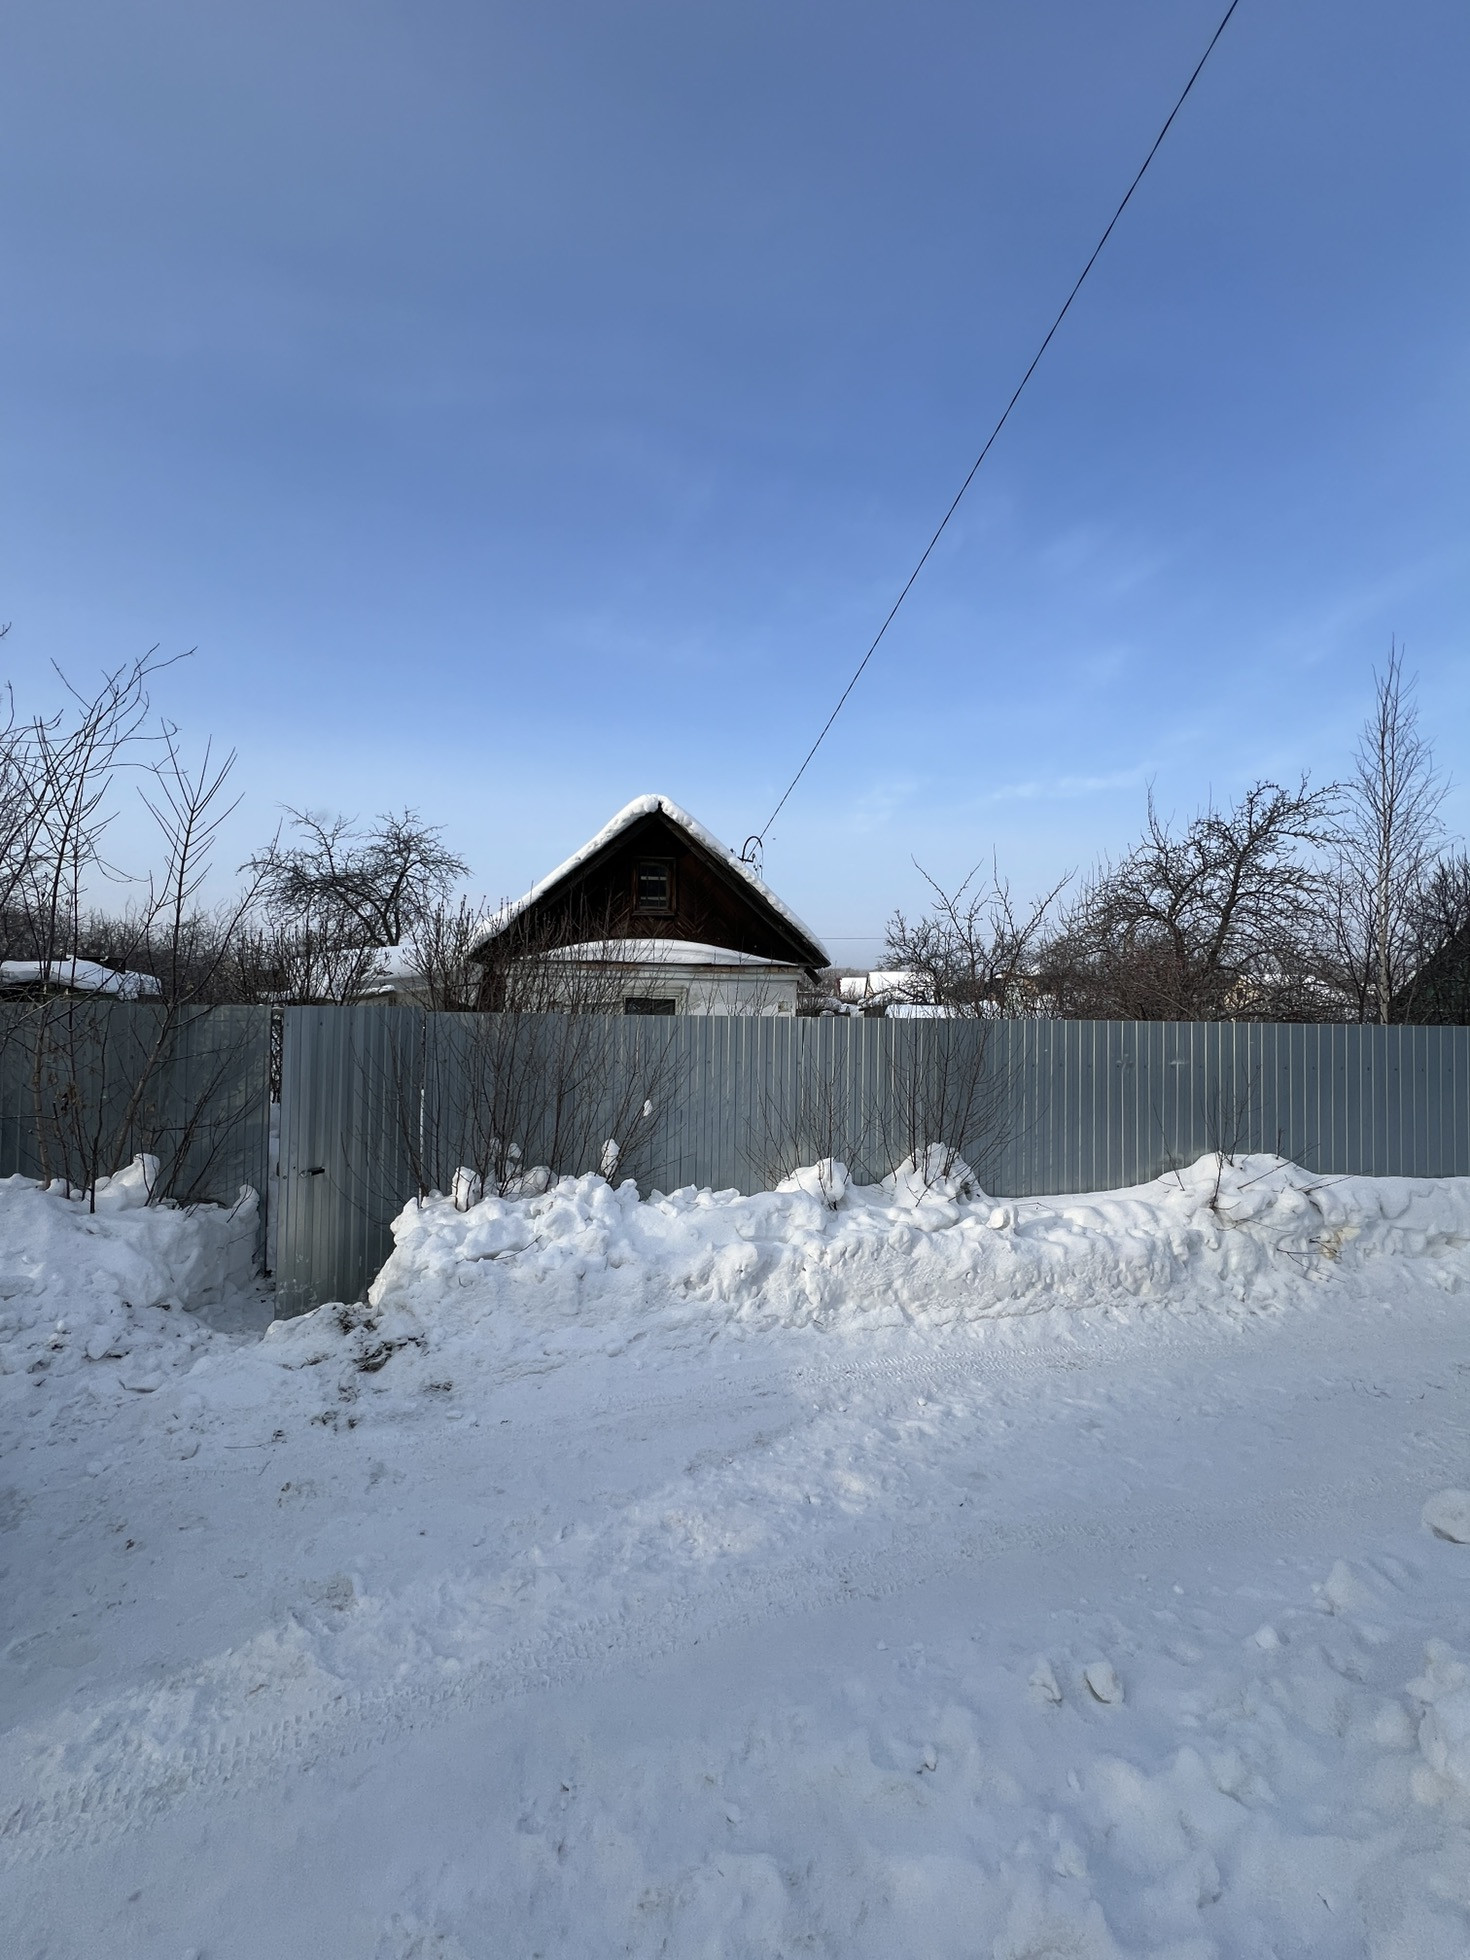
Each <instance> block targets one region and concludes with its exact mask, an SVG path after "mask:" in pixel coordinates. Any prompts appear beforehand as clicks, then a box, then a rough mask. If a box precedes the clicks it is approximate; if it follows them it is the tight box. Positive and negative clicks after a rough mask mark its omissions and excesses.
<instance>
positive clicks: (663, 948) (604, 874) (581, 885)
mask: <svg viewBox="0 0 1470 1960" xmlns="http://www.w3.org/2000/svg"><path fill="white" fill-rule="evenodd" d="M471 957H472V958H474V959H475V960H477V961H478V962H479V963H480V965H481V966H482V967H483V969H484V973H485V983H484V989H483V993H482V1005H484V1006H487V1007H494V1006H499V1005H502V1004H503V1003H504V1002H505V1001H506V1000H507V999H510V998H514V997H516V996H517V995H518V994H519V995H520V997H521V998H522V1000H523V1001H524V999H525V981H524V975H525V974H526V973H527V972H528V971H530V970H534V971H535V973H536V974H537V976H538V985H539V987H540V988H541V994H540V997H539V1000H538V1004H544V1005H546V1006H548V1007H553V1006H574V1005H584V1006H595V1007H598V1008H600V1009H602V1010H603V1011H610V1012H614V1013H618V1012H621V1013H624V1014H770V1015H786V1014H792V1015H794V1014H795V1012H796V1004H797V998H798V994H799V992H800V991H801V989H802V988H803V987H804V986H806V985H809V984H811V983H812V982H814V981H815V978H816V975H817V973H818V971H819V970H820V969H821V968H823V967H825V966H827V965H829V964H830V962H829V960H828V956H827V951H826V948H825V947H824V946H823V945H822V944H821V942H820V940H818V939H817V938H816V937H815V935H814V934H813V933H812V932H811V931H810V930H809V929H808V928H807V927H806V926H804V925H803V924H802V922H801V920H800V919H799V918H797V916H796V914H795V913H794V912H793V911H792V910H791V908H790V907H789V906H787V905H785V904H783V902H782V901H781V900H780V899H779V898H777V896H776V894H775V893H774V892H773V891H772V890H771V889H770V887H769V886H768V885H766V884H765V883H764V881H763V880H762V879H761V877H760V876H759V874H758V873H757V872H756V870H755V868H754V866H752V865H750V864H748V863H746V862H745V861H744V860H743V859H741V858H739V857H737V856H736V854H735V852H734V851H732V850H730V848H729V847H728V846H727V845H725V844H722V843H721V842H720V840H719V839H718V838H717V837H716V836H714V835H713V833H712V832H710V831H708V830H706V829H705V827H704V826H703V824H701V823H699V822H697V821H696V819H695V818H693V817H691V816H690V815H689V813H688V811H686V810H681V809H680V808H679V806H678V804H677V803H675V802H673V801H671V799H670V798H669V797H667V796H639V797H635V798H634V800H633V801H632V802H631V803H628V804H626V805H625V806H624V807H623V808H622V809H621V810H619V811H618V813H617V815H616V816H615V817H613V818H612V820H611V821H610V822H609V823H606V824H604V825H603V827H602V829H601V830H599V831H598V833H597V835H596V836H595V837H592V838H589V839H588V841H587V842H586V843H585V844H584V845H583V846H582V847H581V849H580V850H578V851H574V852H573V853H572V855H571V856H570V857H569V858H568V859H567V860H566V862H565V863H564V864H559V865H558V866H557V868H556V869H555V871H552V872H550V873H549V874H548V875H547V876H546V877H545V878H543V879H541V880H540V882H539V883H538V884H535V885H533V886H532V887H531V889H530V891H528V892H527V893H526V894H525V896H524V897H523V898H518V899H516V900H514V901H513V902H512V903H510V904H507V905H503V906H502V907H501V908H500V910H499V911H498V912H496V913H495V914H494V915H493V916H492V917H491V918H489V919H487V920H485V921H484V923H483V924H482V925H481V926H480V928H479V930H478V931H477V933H476V935H475V937H474V940H473V941H472V944H471Z"/></svg>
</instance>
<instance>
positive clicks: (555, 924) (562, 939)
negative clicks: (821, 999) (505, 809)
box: [507, 807, 826, 972]
mask: <svg viewBox="0 0 1470 1960" xmlns="http://www.w3.org/2000/svg"><path fill="white" fill-rule="evenodd" d="M507 929H509V930H513V931H514V932H515V933H516V934H517V935H518V936H519V935H524V937H525V938H526V939H527V940H528V941H530V942H531V943H534V944H540V945H546V944H568V943H572V942H575V941H580V940H584V939H589V938H601V937H609V938H617V939H687V940H694V941H697V942H700V943H702V944H705V945H710V946H724V947H728V948H729V949H730V950H731V951H732V952H737V953H751V954H754V955H756V956H757V957H759V958H761V959H768V960H785V961H790V962H791V963H793V964H794V965H797V966H803V967H806V968H808V969H809V970H810V971H813V972H814V971H815V970H816V969H817V968H819V967H822V966H825V965H826V955H825V953H824V951H823V949H822V947H821V946H820V945H818V943H817V942H816V941H815V940H814V939H812V938H811V937H810V936H809V935H808V934H807V933H806V932H804V931H802V930H801V928H800V927H799V926H798V925H797V924H796V922H795V921H794V920H792V919H790V918H788V917H787V916H786V915H785V914H784V912H783V911H782V910H781V909H780V908H779V907H778V906H777V905H775V904H773V903H772V902H771V901H770V899H769V898H767V897H766V895H765V894H764V893H763V892H762V891H761V890H760V888H759V887H758V886H757V885H756V884H755V883H754V882H753V881H752V879H750V878H748V877H746V876H745V874H744V872H743V870H742V869H741V868H740V867H739V866H737V865H735V864H734V863H732V862H731V861H730V859H729V858H728V856H726V855H724V854H722V853H719V852H717V851H715V850H712V849H711V848H709V846H708V845H707V844H706V843H705V842H704V841H703V840H702V839H701V838H700V837H698V836H697V835H695V833H694V832H693V831H692V830H690V829H686V828H685V826H684V825H683V824H681V823H679V822H678V821H677V820H676V819H675V818H673V817H671V816H669V815H668V814H667V812H666V811H664V810H663V809H662V808H659V807H655V808H654V809H652V810H649V811H646V812H644V813H642V814H640V815H638V816H635V817H634V818H633V819H632V821H631V822H629V823H628V824H626V825H625V826H623V827H622V828H620V829H618V830H617V831H616V833H615V834H614V835H613V836H611V837H610V838H608V840H607V842H606V843H604V844H603V845H601V846H600V847H599V848H597V849H595V850H593V851H591V852H590V853H588V854H587V855H586V856H585V857H579V858H576V859H573V860H572V862H571V863H570V864H569V865H568V867H567V869H566V870H565V872H563V873H561V874H560V875H555V876H553V877H552V878H551V879H549V880H547V882H546V883H545V884H544V885H543V886H542V887H540V888H538V889H537V890H536V891H535V892H533V893H532V894H530V895H529V897H528V898H527V899H526V900H525V901H523V902H522V903H521V904H520V905H519V906H518V907H517V908H516V909H515V916H514V921H513V925H512V926H510V927H508V928H507Z"/></svg>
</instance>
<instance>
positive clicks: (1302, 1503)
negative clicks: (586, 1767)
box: [0, 1473, 1435, 1864]
mask: <svg viewBox="0 0 1470 1960" xmlns="http://www.w3.org/2000/svg"><path fill="white" fill-rule="evenodd" d="M1434 1481H1435V1479H1434V1476H1433V1474H1430V1473H1426V1475H1425V1477H1424V1479H1423V1486H1424V1488H1425V1489H1426V1490H1427V1489H1429V1488H1431V1487H1432V1486H1433V1483H1434ZM1384 1488H1385V1486H1384V1481H1383V1480H1382V1479H1381V1478H1379V1477H1376V1476H1365V1477H1362V1478H1359V1479H1357V1480H1355V1481H1353V1482H1352V1483H1349V1484H1344V1483H1342V1482H1341V1481H1332V1480H1324V1482H1322V1483H1320V1484H1315V1485H1309V1486H1305V1487H1302V1488H1298V1489H1294V1490H1289V1491H1283V1492H1281V1493H1280V1494H1279V1495H1278V1496H1277V1497H1276V1498H1275V1499H1273V1500H1271V1501H1270V1502H1268V1503H1266V1504H1259V1503H1252V1504H1251V1505H1250V1507H1249V1509H1250V1522H1251V1524H1252V1525H1253V1526H1254V1527H1255V1528H1256V1529H1257V1530H1258V1531H1261V1532H1262V1533H1263V1534H1264V1535H1268V1536H1272V1535H1275V1534H1278V1533H1280V1532H1282V1531H1284V1530H1294V1529H1305V1528H1309V1527H1312V1526H1317V1525H1321V1524H1324V1523H1327V1522H1329V1521H1331V1520H1333V1519H1334V1518H1341V1519H1342V1520H1343V1521H1344V1522H1345V1523H1348V1522H1351V1521H1353V1520H1354V1519H1355V1518H1357V1517H1358V1515H1359V1514H1360V1512H1361V1510H1362V1508H1363V1507H1364V1506H1365V1505H1366V1504H1367V1503H1368V1502H1370V1501H1371V1500H1373V1499H1375V1498H1377V1497H1379V1496H1381V1495H1382V1493H1383V1490H1384ZM929 1522H930V1523H931V1525H935V1526H939V1527H941V1529H938V1530H935V1529H931V1530H929V1531H927V1532H922V1533H921V1532H920V1531H918V1530H916V1529H915V1527H914V1523H913V1521H912V1520H909V1521H905V1522H903V1523H901V1524H896V1525H895V1526H894V1527H893V1528H892V1529H890V1530H889V1531H888V1532H887V1533H886V1534H885V1535H884V1538H883V1540H882V1542H881V1543H876V1544H875V1542H874V1541H873V1539H872V1537H871V1534H870V1533H864V1534H863V1535H862V1537H861V1538H859V1535H858V1533H856V1532H854V1531H848V1532H846V1533H834V1534H831V1535H830V1536H831V1539H832V1540H833V1541H835V1542H829V1543H828V1544H827V1545H825V1546H821V1547H808V1548H806V1549H805V1550H804V1551H803V1552H802V1554H801V1555H799V1556H796V1557H791V1558H788V1559H785V1560H782V1561H781V1562H779V1563H778V1564H775V1565H770V1566H765V1567H760V1568H753V1569H752V1568H742V1569H738V1570H735V1571H731V1572H728V1573H725V1574H723V1575H721V1576H720V1577H719V1578H717V1579H716V1580H715V1581H714V1583H713V1584H705V1585H703V1586H701V1587H699V1588H698V1589H696V1590H692V1591H689V1592H686V1593H683V1594H673V1595H664V1596H662V1597H660V1599H659V1601H658V1602H657V1604H656V1606H655V1607H654V1609H653V1610H652V1612H650V1613H647V1614H642V1613H638V1612H635V1611H633V1610H629V1609H624V1610H621V1611H616V1612H605V1613H600V1614H594V1615H590V1616H586V1617H580V1618H572V1619H568V1620H564V1621H560V1622H558V1621H555V1620H553V1621H552V1622H551V1623H550V1624H548V1625H546V1626H544V1627H543V1628H542V1629H540V1630H539V1631H538V1632H537V1633H536V1634H535V1635H533V1636H531V1637H529V1638H527V1639H525V1640H522V1641H519V1642H515V1643H512V1644H510V1645H508V1646H507V1647H506V1648H505V1649H503V1650H502V1652H500V1653H499V1654H498V1655H496V1656H495V1657H493V1658H491V1659H486V1660H484V1661H481V1662H477V1663H475V1664H474V1665H472V1666H470V1667H468V1668H464V1669H461V1670H458V1671H457V1672H454V1673H452V1674H449V1675H446V1676H445V1677H442V1678H440V1679H438V1680H426V1679H423V1678H420V1679H417V1680H410V1681H408V1682H388V1683H384V1684H382V1685H380V1686H377V1687H374V1688H370V1689H357V1688H350V1687H347V1686H345V1685H344V1684H343V1683H341V1682H340V1681H335V1680H332V1679H331V1678H330V1677H328V1678H327V1679H325V1680H324V1681H323V1682H322V1684H321V1686H320V1687H319V1688H318V1689H317V1690H316V1691H315V1692H314V1693H313V1694H312V1696H311V1697H310V1699H309V1700H308V1702H307V1705H306V1706H304V1707H299V1708H294V1709H290V1710H288V1711H285V1712H282V1713H279V1714H277V1715H276V1716H274V1717H272V1718H270V1719H267V1720H264V1721H262V1720H259V1719H258V1718H254V1719H252V1718H251V1717H250V1711H249V1707H248V1693H249V1691H247V1696H246V1698H244V1699H241V1700H240V1701H239V1702H238V1703H237V1704H236V1705H235V1706H233V1707H228V1706H227V1707H224V1708H221V1709H220V1710H219V1711H217V1713H216V1715H215V1717H214V1720H213V1723H212V1725H207V1726H204V1727H203V1728H202V1730H196V1731H195V1732H192V1733H191V1732H190V1731H189V1730H188V1729H187V1728H186V1729H185V1730H184V1731H183V1732H182V1733H181V1734H180V1735H179V1737H178V1738H177V1741H176V1742H175V1743H174V1745H173V1746H172V1747H168V1746H166V1745H165V1746H161V1745H160V1744H159V1743H158V1742H157V1741H156V1740H155V1739H153V1738H149V1737H143V1736H139V1737H138V1738H137V1739H136V1741H135V1742H134V1743H132V1744H131V1746H130V1745H129V1742H128V1739H127V1738H126V1737H125V1736H124V1737H120V1738H119V1740H121V1741H122V1743H123V1747H122V1750H121V1752H120V1753H121V1756H122V1760H121V1761H120V1762H118V1763H117V1764H116V1766H115V1767H114V1768H112V1769H111V1770H110V1771H109V1770H103V1769H93V1768H87V1767H84V1766H79V1767H78V1769H77V1770H76V1771H73V1772H72V1773H63V1774H61V1775H59V1776H57V1777H56V1778H55V1780H54V1781H53V1782H52V1784H51V1787H50V1788H49V1789H45V1790H44V1791H37V1792H36V1794H35V1795H34V1796H32V1797H30V1798H22V1799H21V1801H20V1802H18V1803H16V1804H14V1806H13V1807H12V1808H11V1809H10V1811H9V1812H8V1814H7V1815H6V1816H5V1817H4V1819H3V1822H0V1857H3V1859H4V1861H5V1863H6V1864H11V1863H14V1862H16V1861H17V1860H20V1859H25V1860H28V1861H29V1860H31V1859H37V1858H44V1857H48V1856H51V1855H54V1854H56V1853H58V1852H63V1851H67V1850H70V1849H73V1848H75V1847H76V1846H78V1845H81V1844H87V1843H98V1842H104V1841H108V1840H111V1839H115V1838H117V1837H121V1836H124V1835H127V1834H128V1833H130V1832H133V1831H136V1830H138V1829H142V1828H146V1827H147V1826H148V1825H149V1824H150V1823H152V1822H153V1821H154V1820H155V1819H158V1818H160V1817H163V1816H166V1815H167V1814H169V1813H170V1812H172V1811H174V1810H176V1809H177V1808H178V1807H179V1806H180V1805H181V1804H183V1803H185V1802H189V1803H197V1802H215V1801H218V1800H220V1799H222V1798H223V1799H228V1798H230V1797H232V1796H235V1795H239V1794H243V1793H245V1792H246V1791H248V1790H250V1789H252V1788H256V1787H258V1786H259V1785H260V1784H261V1783H262V1782H264V1781H269V1780H277V1779H279V1777H280V1776H281V1775H282V1773H283V1772H285V1771H287V1770H289V1769H293V1768H295V1769H301V1768H305V1767H308V1766H310V1765H312V1764H314V1763H317V1762H320V1761H323V1760H328V1759H338V1758H341V1757H343V1756H352V1755H359V1754H362V1753H364V1752H366V1751H369V1750H375V1749H377V1748H379V1747H381V1746H382V1745H383V1744H384V1743H386V1742H390V1741H391V1740H392V1738H393V1737H394V1736H396V1735H399V1734H402V1733H405V1732H407V1731H410V1730H413V1729H417V1728H421V1727H423V1726H425V1725H427V1724H429V1723H433V1722H438V1721H443V1720H447V1719H451V1718H460V1719H462V1718H463V1717H465V1716H467V1715H473V1714H475V1713H477V1712H481V1711H487V1710H490V1709H493V1708H494V1707H496V1706H498V1705H500V1704H503V1703H506V1702H509V1701H512V1700H515V1699H518V1698H522V1697H524V1696H527V1695H530V1694H534V1693H537V1692H542V1691H545V1690H547V1689H551V1688H556V1687H566V1686H574V1685H577V1684H580V1683H581V1682H583V1681H588V1680H592V1679H595V1678H597V1677H599V1676H602V1675H605V1674H607V1673H610V1672H613V1671H616V1670H617V1669H619V1668H622V1667H626V1666H629V1665H638V1664H642V1663H645V1662H649V1661H657V1660H659V1659H661V1658H665V1657H667V1656H668V1655H670V1654H674V1653H678V1652H681V1651H684V1650H687V1649H688V1648H689V1647H691V1646H693V1645H695V1644H698V1643H700V1642H704V1641H707V1640H710V1639H715V1638H719V1637H721V1636H724V1635H728V1634H731V1633H736V1632H740V1631H744V1630H748V1629H749V1628H751V1627H753V1626H757V1625H761V1624H763V1623H766V1622H768V1621H770V1620H773V1619H782V1620H784V1619H793V1618H797V1617H801V1616H804V1615H809V1614H813V1613H817V1612H820V1611H823V1610H825V1609H828V1608H830V1607H833V1606H837V1605H840V1604H842V1603H843V1602H844V1601H848V1600H853V1599H861V1600H865V1601H876V1600H881V1599H883V1598H886V1597H891V1596H892V1595H894V1594H896V1593H900V1592H904V1591H909V1590H912V1589H914V1588H916V1587H919V1586H922V1585H925V1584H928V1583H930V1582H932V1581H934V1580H939V1579H943V1578H947V1577H950V1576H953V1575H954V1574H955V1573H957V1572H959V1571H960V1570H962V1569H963V1568H964V1567H965V1566H967V1565H971V1564H974V1563H976V1562H979V1561H985V1560H992V1561H993V1560H998V1559H1003V1558H1005V1557H1008V1556H1011V1555H1014V1554H1017V1553H1027V1554H1031V1555H1034V1556H1041V1557H1047V1558H1055V1557H1058V1556H1060V1555H1062V1554H1064V1553H1065V1552H1066V1551H1067V1550H1068V1549H1069V1548H1072V1547H1076V1546H1079V1545H1082V1546H1085V1548H1086V1550H1087V1551H1088V1553H1089V1554H1090V1555H1093V1556H1096V1555H1098V1554H1107V1555H1117V1556H1125V1555H1132V1554H1133V1553H1135V1552H1137V1551H1139V1550H1141V1549H1142V1548H1145V1547H1146V1548H1147V1550H1148V1553H1149V1555H1150V1557H1153V1558H1157V1556H1158V1555H1159V1553H1160V1552H1161V1551H1167V1548H1168V1546H1169V1544H1170V1543H1172V1542H1180V1541H1187V1542H1197V1540H1198V1537H1199V1535H1200V1533H1201V1532H1204V1531H1208V1530H1211V1529H1219V1528H1220V1527H1221V1526H1222V1525H1224V1524H1226V1523H1227V1522H1230V1523H1238V1522H1239V1509H1238V1507H1237V1506H1235V1505H1232V1504H1219V1505H1210V1504H1182V1505H1181V1504H1168V1505H1154V1506H1146V1507H1142V1508H1134V1509H1133V1510H1131V1511H1130V1512H1129V1513H1128V1514H1127V1515H1126V1516H1122V1515H1119V1514H1116V1513H1110V1514H1106V1515H1104V1516H1103V1517H1102V1518H1101V1519H1100V1518H1099V1517H1098V1516H1096V1515H1095V1514H1085V1515H1077V1516H1073V1517H1071V1518H1057V1517H1054V1516H1053V1517H1049V1518H1043V1519H1033V1520H1025V1521H1016V1522H1009V1523H1007V1522H1004V1521H1001V1520H997V1519H994V1518H990V1519H983V1520H980V1519H977V1520H976V1521H975V1522H974V1523H967V1524H963V1525H962V1524H960V1523H959V1522H958V1521H957V1519H956V1518H955V1517H954V1516H953V1515H951V1514H946V1515H944V1516H943V1517H940V1516H938V1515H932V1514H931V1518H930V1520H929ZM843 1538H846V1540H847V1541H848V1542H846V1543H843V1542H842V1540H843ZM247 1671H248V1670H247ZM192 1672H193V1671H191V1673H192ZM196 1686H197V1681H196V1680H194V1679H191V1675H188V1674H186V1675H185V1676H184V1677H183V1678H182V1681H181V1682H180V1684H179V1692H180V1693H181V1694H183V1695H185V1696H187V1693H188V1691H189V1690H190V1688H191V1687H196ZM157 1695H158V1691H157V1690H155V1691H154V1695H153V1697H152V1699H154V1700H155V1701H156V1699H157ZM110 1712H111V1715H112V1719H113V1722H114V1724H116V1725H117V1726H119V1727H120V1726H122V1725H123V1724H125V1723H126V1719H127V1715H126V1710H125V1709H122V1708H114V1709H113V1710H111V1711H110ZM242 1718H243V1722H244V1725H243V1726H239V1724H240V1722H241V1720H242ZM103 1719H104V1720H105V1719H106V1717H105V1715H104V1718H103ZM19 1767H20V1766H19V1765H12V1769H11V1773H10V1774H9V1775H8V1776H7V1778H6V1780H7V1782H9V1784H10V1787H11V1788H12V1789H15V1788H17V1787H18V1783H19V1779H18V1777H17V1776H16V1774H15V1772H16V1771H17V1770H18V1769H19Z"/></svg>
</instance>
